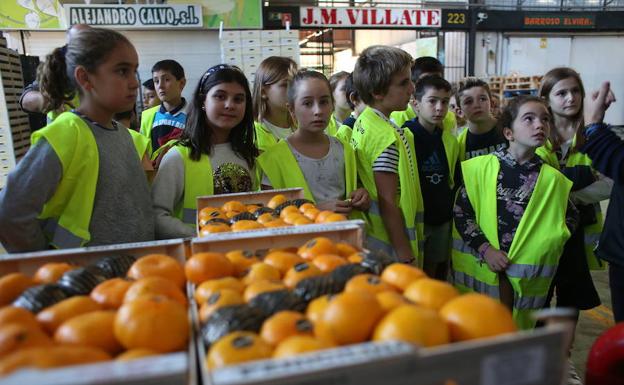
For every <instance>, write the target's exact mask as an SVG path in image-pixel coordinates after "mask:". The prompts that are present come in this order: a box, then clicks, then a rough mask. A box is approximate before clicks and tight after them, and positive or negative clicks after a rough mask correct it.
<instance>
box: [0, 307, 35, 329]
mask: <svg viewBox="0 0 624 385" xmlns="http://www.w3.org/2000/svg"><path fill="white" fill-rule="evenodd" d="M12 323H18V324H20V325H24V326H30V327H33V328H35V329H39V328H40V326H39V322H37V319H36V318H35V315H34V314H33V313H31V312H29V311H28V310H26V309H24V308H21V307H15V306H5V307H3V308H0V327H2V326H5V325H8V324H12Z"/></svg>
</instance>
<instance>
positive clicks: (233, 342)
mask: <svg viewBox="0 0 624 385" xmlns="http://www.w3.org/2000/svg"><path fill="white" fill-rule="evenodd" d="M362 226H363V223H361V222H360V223H358V222H356V221H353V222H347V223H340V224H334V225H312V226H304V227H301V228H296V227H291V228H285V229H281V230H280V231H279V232H275V233H272V234H267V233H262V232H256V233H238V234H235V233H229V234H222V235H219V236H218V237H215V238H211V239H207V238H205V239H195V240H194V241H193V242H192V245H191V249H192V253H193V254H192V257H191V258H190V259H189V260H188V261H187V263H186V269H187V277H188V279H189V281H191V282H192V283H193V285H194V295H193V298H192V306H197V308H198V315H199V316H198V318H197V321H198V323H197V324H196V325H195V327H196V336H197V339H198V340H197V343H196V346H197V348H198V354H197V357H198V359H199V363H200V368H201V370H202V376H203V377H202V378H204V379H205V383H210V384H237V383H245V384H247V383H249V384H276V383H279V384H291V383H292V384H298V383H301V382H308V381H309V382H313V383H364V384H369V383H370V384H373V383H384V384H386V383H389V384H392V383H397V384H399V383H418V384H441V383H454V382H452V381H456V382H455V383H480V380H479V379H482V378H494V379H495V380H494V382H492V383H505V382H504V379H505V378H506V377H504V376H506V375H509V373H511V376H512V377H510V378H524V377H522V376H527V375H529V376H533V377H531V378H533V379H538V380H536V381H535V382H528V383H540V384H541V383H543V384H549V383H557V380H559V379H560V378H561V371H560V369H562V368H563V366H562V364H563V356H562V354H561V352H562V351H563V346H564V335H565V330H564V329H562V328H558V327H554V328H549V329H547V328H541V329H539V330H536V331H533V332H517V331H516V327H515V325H514V323H513V320H512V318H511V314H510V312H509V311H508V310H507V309H506V308H505V307H504V306H503V305H501V304H500V303H499V302H498V301H495V300H493V299H491V298H489V297H486V296H483V295H479V294H466V295H459V293H458V292H457V291H456V290H455V288H454V287H453V286H451V285H449V284H447V283H445V282H440V281H436V280H433V279H429V278H428V277H426V275H425V274H424V272H422V271H421V270H420V269H418V268H415V267H412V266H408V265H404V264H399V263H395V262H394V261H393V260H392V258H389V257H387V256H383V255H375V254H372V253H369V252H367V251H366V250H365V249H363V247H362V246H363V244H362V239H363V238H362V235H363V234H362ZM510 362H521V363H522V364H521V365H519V366H518V365H516V366H515V367H514V366H512V365H511V364H510ZM531 364H532V365H534V366H535V369H536V371H535V372H531V373H530V374H527V372H526V370H524V367H525V366H526V365H531ZM501 366H502V367H504V368H505V369H503V370H502V371H501V369H500V368H501ZM501 376H502V377H501ZM449 381H450V382H449ZM521 383H522V382H521Z"/></svg>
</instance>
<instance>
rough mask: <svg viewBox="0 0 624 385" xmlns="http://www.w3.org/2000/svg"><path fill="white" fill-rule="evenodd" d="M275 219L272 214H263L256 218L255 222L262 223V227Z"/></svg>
mask: <svg viewBox="0 0 624 385" xmlns="http://www.w3.org/2000/svg"><path fill="white" fill-rule="evenodd" d="M275 219H276V218H275V217H274V216H273V214H271V213H264V214H260V216H259V217H258V219H256V221H257V222H258V223H262V224H263V225H266V224H267V223H268V222H271V221H273V220H275Z"/></svg>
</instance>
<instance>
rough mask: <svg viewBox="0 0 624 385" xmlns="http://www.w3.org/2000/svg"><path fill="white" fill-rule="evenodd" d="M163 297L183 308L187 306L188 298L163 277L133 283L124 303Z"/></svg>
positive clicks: (147, 278)
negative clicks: (145, 297) (143, 298)
mask: <svg viewBox="0 0 624 385" xmlns="http://www.w3.org/2000/svg"><path fill="white" fill-rule="evenodd" d="M154 295H162V296H164V297H167V298H169V299H170V300H172V301H176V302H178V303H179V304H180V305H182V306H186V302H187V301H186V296H185V295H184V292H183V291H182V290H180V289H179V288H178V287H177V286H176V285H175V284H174V283H173V282H171V281H169V280H167V279H164V278H162V277H156V276H154V277H145V278H141V279H139V280H138V281H136V282H134V283H132V285H130V287H129V288H128V290H126V294H125V295H124V299H123V303H128V302H132V301H136V299H137V298H139V297H144V296H148V297H151V296H154Z"/></svg>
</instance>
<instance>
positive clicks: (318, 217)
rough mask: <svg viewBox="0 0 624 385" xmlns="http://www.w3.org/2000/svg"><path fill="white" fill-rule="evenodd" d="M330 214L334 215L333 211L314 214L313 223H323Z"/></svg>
mask: <svg viewBox="0 0 624 385" xmlns="http://www.w3.org/2000/svg"><path fill="white" fill-rule="evenodd" d="M332 214H334V212H333V211H329V210H323V211H321V212H319V213H318V214H316V217H315V218H314V223H324V222H325V219H326V218H327V217H328V216H330V215H332Z"/></svg>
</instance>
